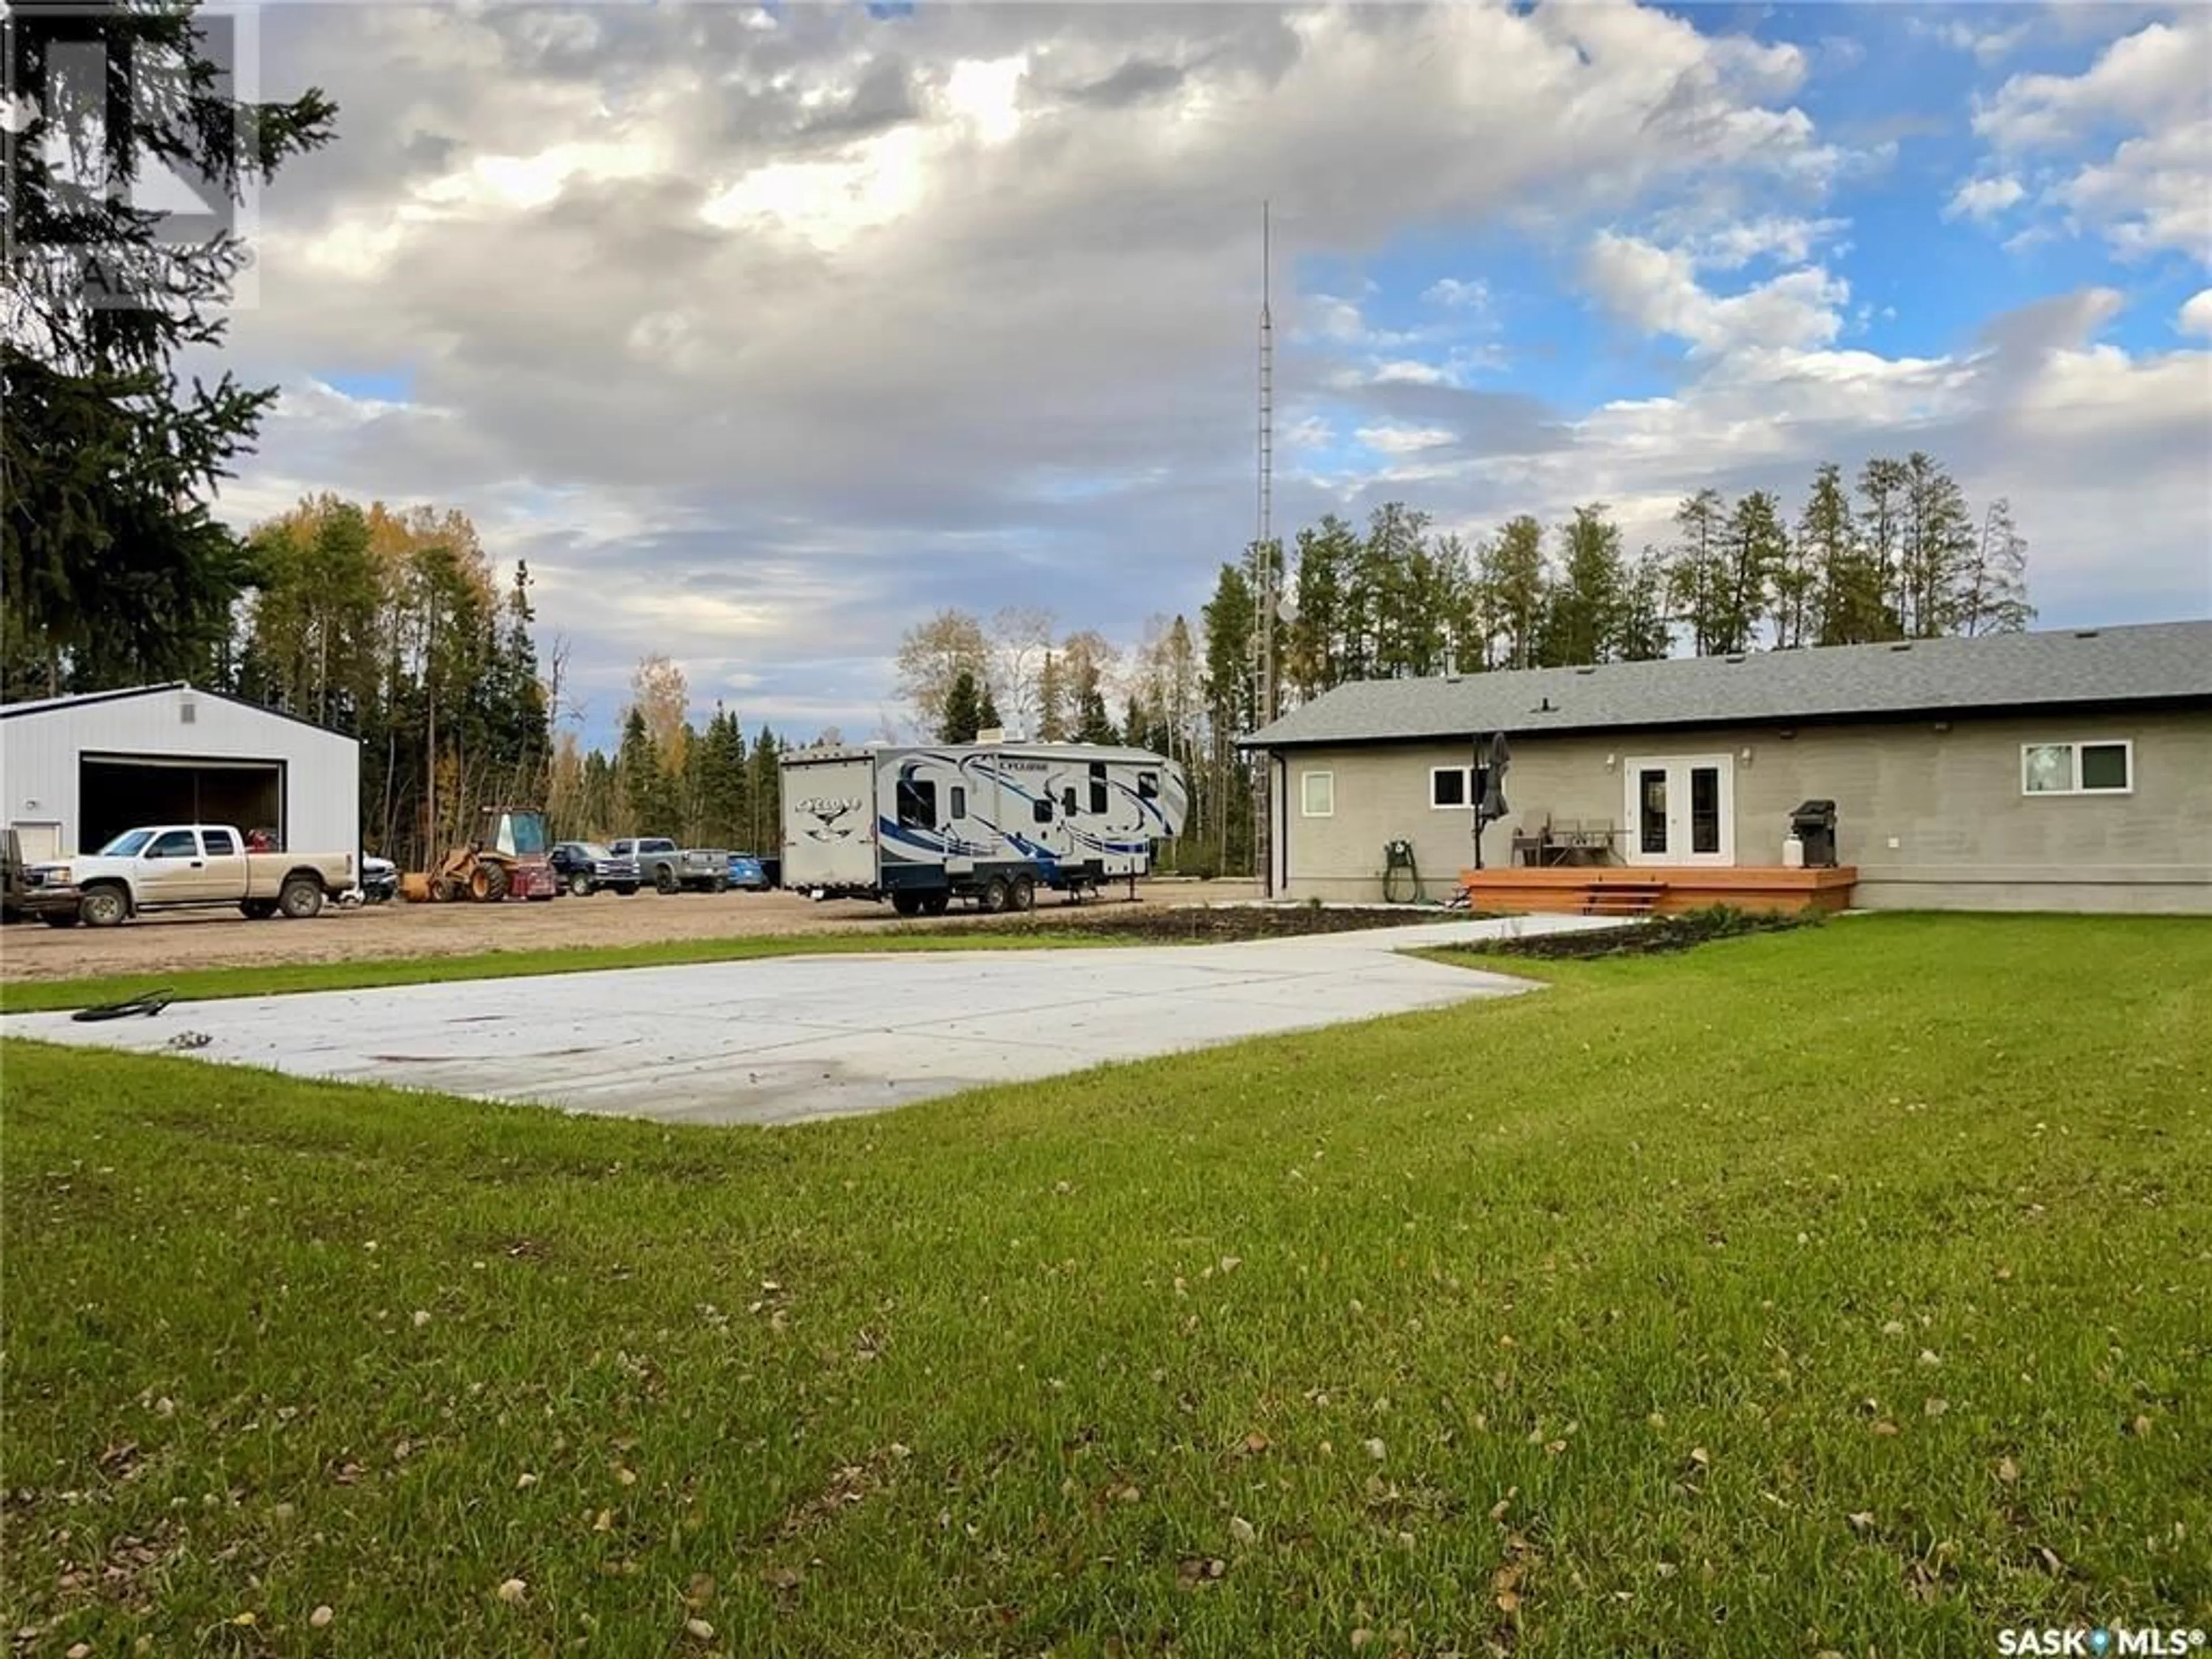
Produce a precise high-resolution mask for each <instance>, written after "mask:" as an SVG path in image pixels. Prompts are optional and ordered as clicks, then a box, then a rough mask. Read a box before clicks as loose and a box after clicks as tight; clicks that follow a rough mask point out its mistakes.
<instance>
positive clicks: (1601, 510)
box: [1543, 502, 1627, 665]
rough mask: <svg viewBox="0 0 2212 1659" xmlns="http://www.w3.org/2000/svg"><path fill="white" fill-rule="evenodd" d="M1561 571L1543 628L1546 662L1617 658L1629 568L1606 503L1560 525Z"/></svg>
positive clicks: (1593, 505) (1579, 509)
mask: <svg viewBox="0 0 2212 1659" xmlns="http://www.w3.org/2000/svg"><path fill="white" fill-rule="evenodd" d="M1559 542H1560V547H1561V559H1560V566H1561V568H1560V574H1559V580H1558V581H1557V582H1556V583H1554V584H1553V592H1552V602H1551V605H1550V607H1549V610H1548V611H1547V617H1546V626H1545V629H1544V651H1543V657H1544V660H1545V662H1546V663H1547V664H1551V665H1565V664H1570V663H1600V662H1610V661H1612V660H1613V658H1614V656H1615V654H1616V651H1617V647H1618V644H1619V641H1620V622H1621V610H1622V594H1623V589H1624V588H1625V587H1626V578H1627V570H1626V566H1625V565H1624V564H1623V562H1622V561H1621V556H1620V527H1619V526H1616V525H1614V524H1613V522H1612V521H1611V520H1609V519H1607V517H1606V510H1605V507H1604V505H1603V504H1602V503H1599V502H1593V503H1591V504H1589V505H1588V506H1584V507H1577V508H1576V509H1575V516H1574V518H1573V520H1572V521H1571V522H1570V523H1568V524H1565V525H1563V526H1560V529H1559Z"/></svg>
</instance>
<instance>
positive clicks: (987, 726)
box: [975, 685, 1006, 736]
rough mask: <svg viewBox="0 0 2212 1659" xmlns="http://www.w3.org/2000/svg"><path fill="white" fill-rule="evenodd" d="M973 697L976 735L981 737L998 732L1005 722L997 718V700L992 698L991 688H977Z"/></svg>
mask: <svg viewBox="0 0 2212 1659" xmlns="http://www.w3.org/2000/svg"><path fill="white" fill-rule="evenodd" d="M975 697H976V702H975V731H976V734H977V735H978V736H981V734H982V733H983V732H995V731H998V730H1000V729H1001V728H1002V727H1003V726H1005V724H1006V722H1005V721H1003V720H1000V718H999V704H998V700H997V699H996V698H994V696H992V695H991V688H990V687H989V686H987V685H985V686H980V687H978V688H977V689H976V693H975Z"/></svg>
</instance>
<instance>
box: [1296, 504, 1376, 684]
mask: <svg viewBox="0 0 2212 1659" xmlns="http://www.w3.org/2000/svg"><path fill="white" fill-rule="evenodd" d="M1294 546H1295V547H1296V549H1297V574H1296V577H1295V586H1296V592H1297V621H1296V622H1295V623H1292V624H1291V627H1290V629H1289V634H1290V638H1289V640H1288V641H1286V648H1285V651H1284V653H1283V662H1284V674H1285V678H1286V680H1287V681H1288V683H1289V684H1290V686H1291V690H1293V691H1295V692H1296V693H1297V696H1298V697H1299V698H1300V699H1301V700H1304V699H1309V698H1313V697H1317V696H1320V695H1321V694H1322V692H1324V691H1327V690H1330V689H1331V688H1333V687H1334V686H1337V685H1340V684H1343V683H1344V680H1345V678H1346V671H1345V664H1346V657H1347V654H1348V645H1347V641H1346V637H1345V625H1346V614H1345V612H1346V586H1347V584H1348V583H1350V582H1351V581H1352V579H1353V576H1354V574H1355V572H1354V567H1355V566H1356V565H1357V564H1358V558H1359V538H1358V535H1357V534H1356V533H1355V532H1353V530H1352V526H1350V525H1348V524H1346V522H1345V521H1344V520H1342V519H1340V518H1339V517H1338V516H1337V515H1336V514H1335V513H1328V515H1326V516H1325V517H1323V519H1322V521H1321V523H1320V524H1318V525H1316V526H1313V527H1311V528H1310V529H1306V530H1301V531H1300V532H1298V533H1297V538H1296V540H1295V542H1294Z"/></svg>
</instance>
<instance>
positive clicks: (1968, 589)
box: [1954, 496, 2035, 636]
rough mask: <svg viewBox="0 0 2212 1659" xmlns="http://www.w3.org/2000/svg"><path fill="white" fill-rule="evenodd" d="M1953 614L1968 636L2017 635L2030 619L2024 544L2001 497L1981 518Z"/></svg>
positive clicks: (2032, 612) (2032, 609) (2032, 613)
mask: <svg viewBox="0 0 2212 1659" xmlns="http://www.w3.org/2000/svg"><path fill="white" fill-rule="evenodd" d="M1954 611H1955V613H1956V619H1957V623H1958V628H1959V631H1960V633H1962V634H1966V635H1969V636H1972V635H1982V634H2017V633H2019V632H2020V631H2021V629H2025V628H2026V627H2027V625H2028V623H2031V622H2033V621H2034V620H2035V607H2034V606H2033V605H2030V604H2029V603H2028V602H2027V538H2025V537H2023V536H2022V535H2021V533H2020V529H2019V526H2016V525H2015V524H2014V522H2013V517H2012V503H2011V502H2010V501H2008V500H2006V499H2005V498H2004V497H2003V496H1999V497H1998V498H1997V499H1996V501H1992V502H1990V510H1989V512H1988V513H1987V514H1985V515H1984V518H1983V520H1982V533H1981V537H1980V538H1979V540H1978V542H1977V544H1976V545H1975V549H1974V556H1973V558H1972V562H1971V563H1970V564H1969V565H1968V567H1967V568H1966V572H1965V573H1964V574H1963V576H1962V578H1961V580H1960V586H1959V592H1958V596H1957V599H1956V601H1955V605H1954Z"/></svg>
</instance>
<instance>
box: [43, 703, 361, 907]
mask: <svg viewBox="0 0 2212 1659" xmlns="http://www.w3.org/2000/svg"><path fill="white" fill-rule="evenodd" d="M0 814H4V821H5V823H6V824H7V826H8V827H9V829H14V830H15V832H16V834H17V836H18V838H19V839H20V840H21V843H22V849H23V857H24V859H25V860H27V862H30V863H37V862H40V860H48V859H58V858H67V857H70V856H73V855H75V854H80V853H91V852H96V851H98V850H99V849H100V848H101V847H103V846H105V845H106V843H107V842H110V841H112V840H113V839H114V838H115V837H116V836H118V835H119V834H121V833H122V832H123V831H124V830H125V829H131V828H132V827H133V826H134V825H137V824H142V823H229V824H235V825H236V826H237V827H238V828H239V829H240V830H242V831H244V832H245V833H246V834H248V835H251V834H252V833H253V832H254V831H255V830H257V829H259V830H266V831H270V832H272V833H273V834H274V835H275V836H276V837H277V844H278V845H279V846H283V847H289V848H299V849H301V851H311V852H331V853H341V852H350V853H353V854H355V855H356V857H358V856H359V854H360V851H361V744H360V742H359V740H358V739H356V738H349V737H347V736H346V735H345V734H344V733H343V732H332V731H329V730H327V729H325V727H322V726H316V725H314V724H313V723H312V722H310V721H307V720H298V719H295V717H293V716H292V715H289V714H279V713H277V712H276V710H274V709H270V708H259V707H258V706H257V705H255V704H252V703H250V702H241V701H240V700H239V699H238V698H236V697H231V696H224V695H223V694H222V693H220V692H216V691H204V690H196V689H195V688H193V687H191V686H190V685H186V684H181V683H179V684H170V685H146V686H138V687H136V688H133V689H131V690H123V691H95V692H91V693H88V694H87V695H85V696H75V697H52V698H48V699H46V700H45V701H42V702H13V703H6V704H0Z"/></svg>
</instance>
